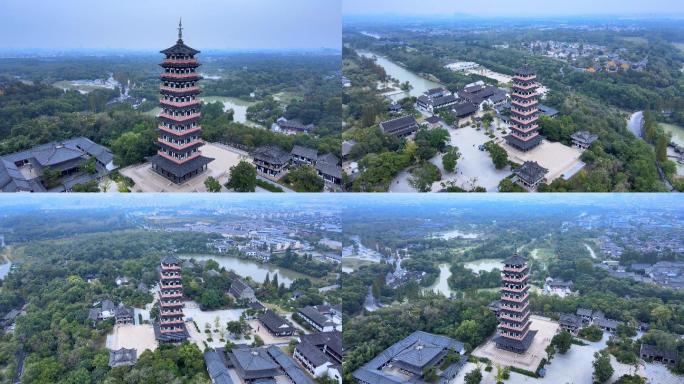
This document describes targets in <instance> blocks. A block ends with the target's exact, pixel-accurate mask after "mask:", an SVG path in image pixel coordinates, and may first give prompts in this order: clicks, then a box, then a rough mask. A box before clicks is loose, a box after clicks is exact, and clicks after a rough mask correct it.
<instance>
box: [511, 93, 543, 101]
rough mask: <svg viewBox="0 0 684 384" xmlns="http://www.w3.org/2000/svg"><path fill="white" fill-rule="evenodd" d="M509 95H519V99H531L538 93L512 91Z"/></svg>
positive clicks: (537, 95)
mask: <svg viewBox="0 0 684 384" xmlns="http://www.w3.org/2000/svg"><path fill="white" fill-rule="evenodd" d="M511 97H519V98H521V99H531V98H533V97H539V94H538V93H537V92H532V93H527V94H525V93H518V92H513V94H511Z"/></svg>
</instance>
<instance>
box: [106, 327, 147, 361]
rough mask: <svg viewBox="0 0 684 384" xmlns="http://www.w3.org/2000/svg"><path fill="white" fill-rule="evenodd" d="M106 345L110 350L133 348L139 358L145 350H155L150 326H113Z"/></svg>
mask: <svg viewBox="0 0 684 384" xmlns="http://www.w3.org/2000/svg"><path fill="white" fill-rule="evenodd" d="M106 345H107V348H109V349H112V350H116V349H121V348H128V349H130V348H134V349H135V350H137V351H138V356H140V354H142V353H143V351H145V350H146V349H149V350H150V351H154V350H155V349H157V340H155V338H154V328H152V325H151V324H141V325H115V326H114V329H113V330H112V334H110V335H108V336H107V342H106Z"/></svg>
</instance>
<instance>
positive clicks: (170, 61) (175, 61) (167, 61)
mask: <svg viewBox="0 0 684 384" xmlns="http://www.w3.org/2000/svg"><path fill="white" fill-rule="evenodd" d="M162 64H199V63H198V62H197V59H189V60H181V59H164V61H162Z"/></svg>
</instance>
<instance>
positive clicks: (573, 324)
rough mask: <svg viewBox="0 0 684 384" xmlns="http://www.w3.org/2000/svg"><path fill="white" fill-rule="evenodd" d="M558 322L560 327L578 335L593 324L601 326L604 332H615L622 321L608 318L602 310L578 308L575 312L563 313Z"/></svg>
mask: <svg viewBox="0 0 684 384" xmlns="http://www.w3.org/2000/svg"><path fill="white" fill-rule="evenodd" d="M558 322H559V324H560V329H562V330H565V331H568V332H570V334H572V335H577V332H579V330H580V329H582V328H584V327H588V326H591V325H595V326H597V327H599V328H601V330H603V331H604V332H609V333H615V332H616V331H617V328H618V325H620V324H622V322H620V321H617V320H613V319H608V318H606V315H605V314H604V313H603V312H602V311H599V310H595V311H594V310H591V309H586V308H577V312H576V313H575V314H567V313H565V314H561V315H560V319H559V321H558Z"/></svg>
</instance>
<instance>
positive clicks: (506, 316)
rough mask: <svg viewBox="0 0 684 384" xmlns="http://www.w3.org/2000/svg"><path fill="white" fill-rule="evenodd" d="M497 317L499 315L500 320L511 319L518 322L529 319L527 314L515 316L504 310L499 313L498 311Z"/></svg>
mask: <svg viewBox="0 0 684 384" xmlns="http://www.w3.org/2000/svg"><path fill="white" fill-rule="evenodd" d="M499 317H500V318H501V319H502V320H511V321H517V322H520V323H524V322H526V321H527V319H529V317H530V316H529V315H525V316H522V317H515V316H511V315H509V314H508V313H506V312H501V313H499Z"/></svg>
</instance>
